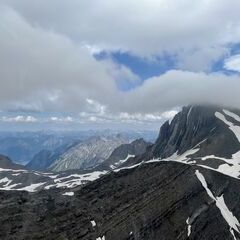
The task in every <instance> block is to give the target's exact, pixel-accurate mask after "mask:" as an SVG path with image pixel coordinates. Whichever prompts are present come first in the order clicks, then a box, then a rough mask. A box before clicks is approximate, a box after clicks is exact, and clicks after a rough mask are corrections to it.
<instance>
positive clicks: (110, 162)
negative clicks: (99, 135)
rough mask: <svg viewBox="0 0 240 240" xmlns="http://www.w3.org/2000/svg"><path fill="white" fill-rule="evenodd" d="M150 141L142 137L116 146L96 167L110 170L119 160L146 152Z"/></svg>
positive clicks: (118, 164)
mask: <svg viewBox="0 0 240 240" xmlns="http://www.w3.org/2000/svg"><path fill="white" fill-rule="evenodd" d="M150 145H151V143H149V142H146V141H144V139H142V138H141V139H137V140H135V141H133V142H131V143H128V144H122V145H120V146H119V147H117V148H116V149H115V150H114V151H113V152H112V154H111V155H110V157H109V158H108V159H107V160H105V161H104V162H103V163H102V164H100V165H99V166H98V167H97V168H96V169H101V170H111V169H112V168H113V167H116V168H117V167H118V166H120V165H121V162H119V161H121V160H124V159H127V157H130V156H133V157H134V156H139V155H142V154H143V153H145V152H146V149H147V147H148V146H150Z"/></svg>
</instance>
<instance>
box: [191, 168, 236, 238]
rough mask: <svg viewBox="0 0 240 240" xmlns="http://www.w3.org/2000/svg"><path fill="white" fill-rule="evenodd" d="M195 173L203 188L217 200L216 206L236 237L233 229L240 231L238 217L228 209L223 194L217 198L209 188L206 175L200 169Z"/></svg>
mask: <svg viewBox="0 0 240 240" xmlns="http://www.w3.org/2000/svg"><path fill="white" fill-rule="evenodd" d="M195 174H196V176H197V178H198V180H199V181H200V182H201V184H202V186H203V188H204V189H205V190H206V192H207V194H208V196H209V197H210V198H212V199H213V200H214V201H215V203H216V206H217V207H218V209H219V210H220V212H221V214H222V216H223V218H224V219H225V221H226V222H227V223H228V225H229V227H230V233H231V234H232V235H233V237H234V238H235V235H234V231H233V229H234V230H235V231H237V232H238V233H239V229H238V228H239V227H240V224H239V221H238V220H237V218H236V217H235V216H234V215H233V213H232V212H231V211H230V210H229V209H228V207H227V205H226V203H225V201H224V198H223V195H221V196H220V197H216V198H215V197H214V195H213V193H212V191H211V190H210V189H209V188H208V185H207V182H206V180H205V178H204V176H203V175H202V174H201V173H200V172H199V170H196V171H195Z"/></svg>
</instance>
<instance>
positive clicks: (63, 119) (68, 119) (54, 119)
mask: <svg viewBox="0 0 240 240" xmlns="http://www.w3.org/2000/svg"><path fill="white" fill-rule="evenodd" d="M45 121H47V122H48V120H45ZM50 121H51V122H57V123H72V122H74V121H75V119H73V118H72V117H70V116H67V117H50Z"/></svg>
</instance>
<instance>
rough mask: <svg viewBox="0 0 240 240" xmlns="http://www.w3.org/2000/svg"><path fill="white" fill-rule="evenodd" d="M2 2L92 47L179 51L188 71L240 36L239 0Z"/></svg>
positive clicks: (213, 57) (146, 54)
mask: <svg viewBox="0 0 240 240" xmlns="http://www.w3.org/2000/svg"><path fill="white" fill-rule="evenodd" d="M2 2H4V3H5V4H7V5H9V6H12V7H13V8H14V9H16V11H18V12H19V13H20V14H22V15H23V16H24V17H25V18H26V19H27V20H28V21H29V22H30V23H31V25H33V26H41V27H42V28H43V29H47V30H49V29H51V30H52V29H53V30H54V31H55V32H58V33H61V34H63V35H66V36H69V37H70V38H71V39H72V40H73V41H74V42H78V43H81V44H83V45H85V46H87V47H88V49H90V51H91V52H99V51H100V50H107V51H113V50H114V51H118V50H119V51H123V52H129V53H132V54H134V55H139V56H142V57H153V56H156V55H159V54H160V55H161V54H163V53H170V54H177V55H178V59H179V60H180V61H181V62H180V63H179V64H180V66H183V65H185V66H183V67H184V69H188V70H195V69H196V68H197V69H198V70H199V69H208V67H209V65H208V64H210V63H211V62H212V61H215V60H216V59H218V58H219V57H221V56H222V55H223V54H225V53H226V49H225V47H226V46H228V44H232V43H238V42H239V40H240V19H239V11H240V2H239V1H238V0H203V1H191V0H179V1H174V0H132V1H131V2H129V1H128V0H114V1H106V0H97V1H95V0H82V1H78V0H72V1H58V0H52V1H51V2H49V1H32V0H21V1H19V0H2ZM56 9H57V10H56ZM191 59H192V60H193V59H194V61H191ZM195 61H196V62H199V63H200V64H199V65H197V64H194V62H195Z"/></svg>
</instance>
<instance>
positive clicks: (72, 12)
mask: <svg viewBox="0 0 240 240" xmlns="http://www.w3.org/2000/svg"><path fill="white" fill-rule="evenodd" d="M239 10H240V2H239V1H237V0H228V1H226V0H220V1H219V0H218V1H217V0H211V1H190V0H180V1H177V2H176V1H173V0H168V1H167V0H158V1H157V0H133V1H130V2H129V1H126V0H121V1H120V0H115V1H105V0H97V1H93V0H87V1H84V0H83V1H78V0H72V1H57V0H52V1H40V0H37V1H32V0H21V1H19V0H0V17H1V22H0V52H1V54H0V65H1V71H0V82H1V88H0V108H1V109H3V110H18V111H62V112H66V111H67V112H71V111H72V112H75V113H79V115H78V116H79V119H80V120H79V119H78V118H77V120H76V119H74V118H72V117H69V118H59V117H53V118H54V119H52V121H58V122H71V121H72V122H74V121H75V120H76V121H81V120H84V121H92V122H98V121H106V122H107V121H120V122H131V121H132V122H146V121H148V122H151V121H160V120H162V119H164V118H170V117H171V116H173V115H174V114H175V110H172V111H171V109H175V108H177V107H178V106H182V105H187V104H191V103H199V102H200V103H205V102H207V103H213V104H224V105H230V106H234V107H238V106H240V95H239V91H238V90H239V89H240V80H239V76H238V75H237V74H235V75H231V76H228V75H224V73H221V72H219V73H210V69H211V66H212V64H213V63H214V62H215V61H217V60H218V59H220V58H223V57H226V56H227V57H228V56H229V52H230V51H229V46H230V45H231V44H234V43H237V42H239V40H240V27H239V26H240V19H239ZM223 16H224V17H223ZM101 51H107V52H112V51H120V52H127V53H128V54H132V55H135V56H138V57H142V58H146V59H151V60H155V58H156V57H159V56H161V55H164V54H170V55H171V56H172V55H173V56H175V58H176V65H177V69H178V70H169V71H168V72H166V73H165V74H163V75H160V76H156V77H153V78H150V79H145V81H143V82H142V81H141V80H140V78H139V76H137V75H136V74H134V73H133V72H132V71H131V70H130V69H129V68H128V67H126V66H123V65H120V64H118V63H116V62H113V61H112V60H111V59H108V60H104V61H98V60H96V59H95V58H94V56H93V53H96V52H101ZM239 58H240V57H239V55H236V56H234V57H231V58H228V59H227V60H226V61H225V68H226V69H228V70H235V71H239ZM202 70H204V71H202ZM124 83H128V85H131V84H132V86H134V88H131V90H129V91H123V90H122V89H119V88H120V87H121V84H124ZM169 110H170V111H169ZM23 119H24V120H26V117H23ZM5 120H7V118H6V119H5ZM8 120H10V119H8ZM12 120H13V119H12ZM22 121H23V120H22Z"/></svg>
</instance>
